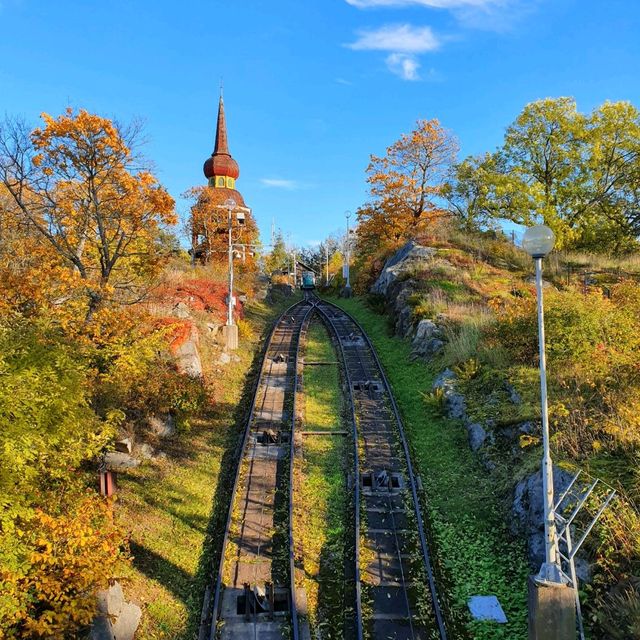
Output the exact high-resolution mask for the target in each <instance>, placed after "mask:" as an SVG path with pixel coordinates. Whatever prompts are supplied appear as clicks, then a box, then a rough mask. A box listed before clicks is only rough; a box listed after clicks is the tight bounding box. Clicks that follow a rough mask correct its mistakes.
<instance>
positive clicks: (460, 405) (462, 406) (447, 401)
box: [444, 391, 467, 420]
mask: <svg viewBox="0 0 640 640" xmlns="http://www.w3.org/2000/svg"><path fill="white" fill-rule="evenodd" d="M444 406H445V407H446V409H447V415H448V416H449V417H450V418H452V419H453V420H462V419H463V418H464V417H465V416H466V413H467V405H466V403H465V399H464V396H463V395H462V394H461V393H458V392H457V391H453V392H451V393H448V394H447V393H446V392H445V397H444Z"/></svg>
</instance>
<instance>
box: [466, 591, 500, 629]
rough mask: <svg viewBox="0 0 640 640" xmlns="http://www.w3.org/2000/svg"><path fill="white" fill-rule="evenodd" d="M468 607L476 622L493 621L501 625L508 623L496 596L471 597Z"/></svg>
mask: <svg viewBox="0 0 640 640" xmlns="http://www.w3.org/2000/svg"><path fill="white" fill-rule="evenodd" d="M467 606H468V607H469V611H470V612H471V615H472V616H473V617H474V618H475V619H476V620H491V621H492V622H499V623H500V624H505V623H506V622H508V620H507V616H506V615H505V613H504V611H503V610H502V606H501V605H500V601H499V600H498V598H497V597H496V596H471V597H470V598H469V600H468V601H467Z"/></svg>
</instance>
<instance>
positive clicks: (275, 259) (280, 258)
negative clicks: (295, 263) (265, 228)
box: [265, 231, 289, 273]
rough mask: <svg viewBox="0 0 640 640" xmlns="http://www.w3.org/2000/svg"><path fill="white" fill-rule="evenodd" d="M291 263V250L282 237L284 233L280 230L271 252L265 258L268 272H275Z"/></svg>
mask: <svg viewBox="0 0 640 640" xmlns="http://www.w3.org/2000/svg"><path fill="white" fill-rule="evenodd" d="M288 264H289V252H288V251H287V246H286V244H285V242H284V238H283V237H282V233H281V232H280V231H279V232H278V234H277V235H276V237H275V240H274V244H273V247H272V248H271V252H270V253H269V255H268V256H267V257H266V258H265V267H266V269H267V273H273V272H274V271H279V270H281V269H286V268H287V265H288Z"/></svg>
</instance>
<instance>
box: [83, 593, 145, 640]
mask: <svg viewBox="0 0 640 640" xmlns="http://www.w3.org/2000/svg"><path fill="white" fill-rule="evenodd" d="M98 612H99V613H98V615H97V616H96V618H95V620H94V621H93V625H92V627H91V633H90V640H133V638H134V636H135V633H136V629H137V628H138V625H139V624H140V618H141V617H142V611H141V609H140V607H139V606H138V605H135V604H133V603H131V602H126V601H125V599H124V594H123V593H122V586H121V585H120V583H119V582H114V584H113V585H112V586H110V587H109V588H108V589H106V590H104V591H99V592H98Z"/></svg>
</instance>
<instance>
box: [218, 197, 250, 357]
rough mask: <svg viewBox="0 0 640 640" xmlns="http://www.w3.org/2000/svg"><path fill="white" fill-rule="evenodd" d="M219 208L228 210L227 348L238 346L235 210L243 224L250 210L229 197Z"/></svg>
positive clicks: (225, 328)
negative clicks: (235, 308)
mask: <svg viewBox="0 0 640 640" xmlns="http://www.w3.org/2000/svg"><path fill="white" fill-rule="evenodd" d="M216 206H217V208H218V209H224V210H226V212H227V230H228V247H227V249H228V260H229V267H228V284H227V289H228V290H227V323H226V325H225V326H224V328H223V333H224V336H225V343H226V346H227V349H237V348H238V327H237V325H235V324H234V322H233V236H232V231H233V212H234V211H236V210H237V211H238V213H237V214H236V216H237V219H238V224H240V225H243V224H244V222H245V211H247V212H248V211H249V209H247V208H246V207H239V206H238V203H237V202H236V201H235V200H234V199H233V198H229V199H228V200H226V201H225V203H224V204H219V205H216Z"/></svg>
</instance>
